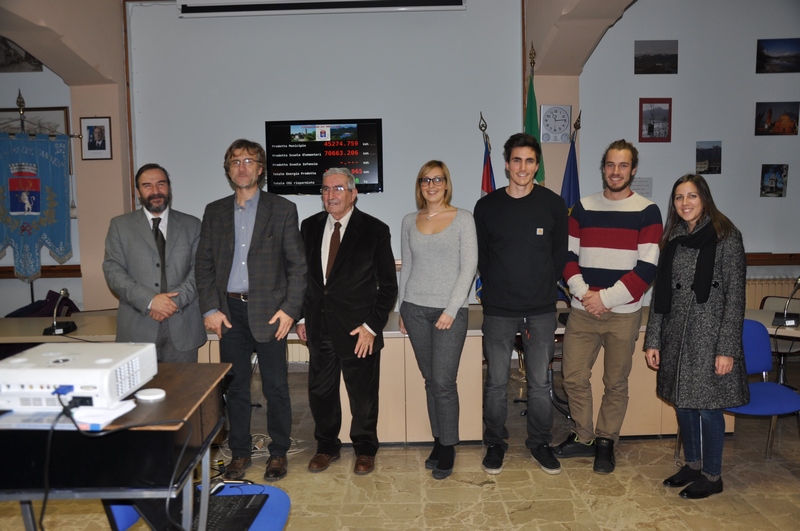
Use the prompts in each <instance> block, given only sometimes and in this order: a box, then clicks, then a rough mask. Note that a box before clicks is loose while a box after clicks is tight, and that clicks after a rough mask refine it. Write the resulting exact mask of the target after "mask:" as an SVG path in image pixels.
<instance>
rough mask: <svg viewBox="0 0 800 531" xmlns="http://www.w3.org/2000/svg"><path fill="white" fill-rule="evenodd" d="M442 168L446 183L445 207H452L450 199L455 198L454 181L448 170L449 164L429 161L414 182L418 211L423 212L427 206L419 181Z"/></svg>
mask: <svg viewBox="0 0 800 531" xmlns="http://www.w3.org/2000/svg"><path fill="white" fill-rule="evenodd" d="M435 168H440V169H441V170H442V174H444V178H445V183H444V201H443V202H444V206H445V207H449V206H450V199H452V198H453V181H452V180H451V179H450V170H448V169H447V164H445V163H444V162H442V161H441V160H429V161H428V162H426V163H425V164H423V165H422V168H420V169H419V173H417V178H416V180H415V181H414V185H415V197H416V199H417V210H422V208H423V207H424V206H425V198H424V197H423V196H422V189H421V188H420V186H419V180H420V179H421V178H423V177H425V174H426V173H428V172H429V171H431V170H433V169H435Z"/></svg>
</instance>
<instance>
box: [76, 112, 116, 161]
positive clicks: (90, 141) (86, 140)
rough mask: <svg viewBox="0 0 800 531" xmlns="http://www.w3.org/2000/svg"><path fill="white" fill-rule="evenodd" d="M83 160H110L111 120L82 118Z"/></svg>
mask: <svg viewBox="0 0 800 531" xmlns="http://www.w3.org/2000/svg"><path fill="white" fill-rule="evenodd" d="M81 158H82V159H83V160H110V159H111V158H112V155H111V118H110V117H108V116H104V117H100V118H81Z"/></svg>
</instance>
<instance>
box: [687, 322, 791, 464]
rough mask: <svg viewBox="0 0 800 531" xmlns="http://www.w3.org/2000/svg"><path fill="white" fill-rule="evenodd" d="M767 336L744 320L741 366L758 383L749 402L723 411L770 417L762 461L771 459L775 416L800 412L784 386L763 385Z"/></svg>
mask: <svg viewBox="0 0 800 531" xmlns="http://www.w3.org/2000/svg"><path fill="white" fill-rule="evenodd" d="M769 339H770V338H769V332H767V328H766V327H765V326H764V325H763V324H761V323H759V322H758V321H753V320H752V319H745V320H744V328H743V329H742V342H743V346H744V363H745V368H746V370H747V374H748V375H754V374H760V375H761V379H762V381H760V382H750V383H749V384H748V387H749V388H750V402H749V403H747V404H745V405H743V406H739V407H732V408H728V409H726V410H725V411H728V412H729V413H736V414H739V415H750V416H754V417H772V422H770V426H769V432H768V433H767V449H766V451H765V452H764V458H765V459H771V458H772V444H773V442H775V427H776V425H777V423H778V415H787V414H789V413H795V414H796V413H797V412H798V411H800V394H797V393H796V392H795V391H794V390H793V389H791V388H790V387H787V386H785V385H782V384H779V383H776V382H769V381H767V376H768V373H769V371H770V370H772V348H771V347H770V340H769ZM797 429H798V434H800V416H798V418H797ZM680 447H681V433H680V427H678V434H677V437H676V440H675V458H676V459H677V458H678V457H679V456H680Z"/></svg>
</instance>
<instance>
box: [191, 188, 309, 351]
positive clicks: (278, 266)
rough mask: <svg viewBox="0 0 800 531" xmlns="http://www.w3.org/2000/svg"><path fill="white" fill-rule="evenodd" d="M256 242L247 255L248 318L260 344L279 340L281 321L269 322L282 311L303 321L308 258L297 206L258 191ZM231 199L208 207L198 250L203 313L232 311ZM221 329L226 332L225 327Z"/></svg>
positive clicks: (201, 309) (254, 239)
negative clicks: (302, 311)
mask: <svg viewBox="0 0 800 531" xmlns="http://www.w3.org/2000/svg"><path fill="white" fill-rule="evenodd" d="M259 194H260V196H259V200H258V211H257V212H256V222H255V227H254V228H253V239H252V240H251V241H250V251H249V253H248V255H247V274H248V284H249V290H248V296H249V302H248V303H247V314H248V319H249V321H250V331H251V332H252V333H253V336H254V337H255V338H256V341H258V342H260V343H266V342H268V341H272V340H273V339H275V332H276V331H277V329H278V323H277V322H276V323H274V324H271V325H269V324H267V323H268V322H269V320H270V319H272V316H273V315H275V312H277V311H278V310H283V311H284V312H286V314H288V315H289V316H291V317H293V318H294V319H299V317H300V312H301V310H302V306H303V294H304V293H305V290H306V258H305V255H304V254H303V240H302V239H301V237H300V232H299V231H298V230H297V207H296V206H295V204H294V203H292V202H291V201H289V200H287V199H284V198H282V197H280V196H277V195H274V194H270V193H267V192H264V191H263V190H262V191H260V192H259ZM235 198H236V196H235V195H231V196H228V197H224V198H222V199H220V200H218V201H214V202H213V203H210V204H209V205H208V206H206V211H205V213H204V214H203V226H202V230H201V232H200V244H199V245H198V247H197V259H196V261H195V278H196V280H197V291H198V293H199V294H200V311H201V312H202V313H203V314H205V313H206V312H208V311H210V310H213V309H215V308H216V309H218V310H220V311H221V312H222V313H224V314H225V315H226V316H228V318H230V312H229V311H228V297H227V295H226V291H227V287H228V277H229V276H230V272H231V264H232V262H233V246H234V241H235V240H234V232H235V231H234V227H233V208H234V201H235V200H236V199H235ZM222 330H223V331H225V330H226V328H225V327H224V326H223V327H222Z"/></svg>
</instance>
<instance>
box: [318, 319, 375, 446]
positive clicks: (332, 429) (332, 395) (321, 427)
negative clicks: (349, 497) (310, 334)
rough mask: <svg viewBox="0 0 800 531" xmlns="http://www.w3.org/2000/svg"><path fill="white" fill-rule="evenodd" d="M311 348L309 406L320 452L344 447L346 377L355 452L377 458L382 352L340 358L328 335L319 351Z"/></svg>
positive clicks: (324, 336)
mask: <svg viewBox="0 0 800 531" xmlns="http://www.w3.org/2000/svg"><path fill="white" fill-rule="evenodd" d="M312 343H313V342H312ZM309 347H310V358H309V365H308V404H309V406H310V408H311V414H312V416H313V417H314V437H315V438H316V439H317V453H320V454H328V455H336V454H338V453H339V450H340V449H341V447H342V441H341V440H340V439H339V431H340V430H341V428H342V404H341V401H340V399H339V385H340V384H339V382H340V377H344V384H345V387H346V388H347V395H348V397H349V398H350V412H351V413H352V415H353V421H352V424H351V426H350V440H351V441H353V450H355V453H356V455H375V454H376V453H377V452H378V384H379V382H380V362H381V353H380V351H376V352H373V353H372V355H370V356H367V357H365V358H349V357H348V358H344V359H343V358H340V357H339V356H338V355H337V354H336V351H334V349H333V344H332V343H331V340H330V337H329V336H328V335H327V333H325V334H323V337H322V338H321V341H320V342H319V348H315V347H316V345H314V346H312V345H311V344H310V345H309ZM349 354H350V355H352V353H349Z"/></svg>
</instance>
